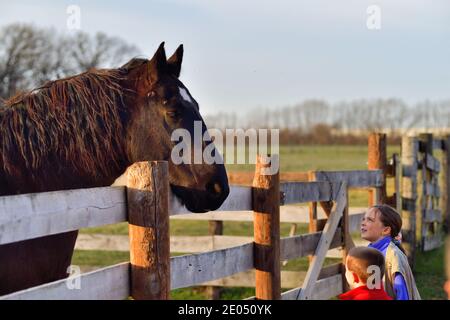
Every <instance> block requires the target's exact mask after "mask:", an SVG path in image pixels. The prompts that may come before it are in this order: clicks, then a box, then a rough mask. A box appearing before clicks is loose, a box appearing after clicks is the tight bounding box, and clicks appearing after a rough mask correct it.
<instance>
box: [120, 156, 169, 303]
mask: <svg viewBox="0 0 450 320" xmlns="http://www.w3.org/2000/svg"><path fill="white" fill-rule="evenodd" d="M168 192H169V179H168V165H167V162H166V161H151V162H138V163H135V164H133V165H132V166H130V167H129V168H128V169H127V202H128V221H129V235H130V262H131V296H132V297H133V298H134V299H139V300H149V299H160V300H163V299H168V298H169V293H170V238H169V199H168V197H169V193H168Z"/></svg>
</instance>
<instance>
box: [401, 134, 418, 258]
mask: <svg viewBox="0 0 450 320" xmlns="http://www.w3.org/2000/svg"><path fill="white" fill-rule="evenodd" d="M418 151H419V144H418V141H417V139H416V138H414V137H407V136H403V137H402V147H401V158H402V164H403V168H402V220H403V226H402V235H403V242H402V245H403V247H404V248H405V251H406V255H407V256H408V259H409V262H410V264H411V266H414V262H415V261H414V258H415V249H416V200H417V163H418V159H417V158H418Z"/></svg>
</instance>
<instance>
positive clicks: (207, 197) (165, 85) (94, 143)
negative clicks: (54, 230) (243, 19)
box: [0, 42, 229, 295]
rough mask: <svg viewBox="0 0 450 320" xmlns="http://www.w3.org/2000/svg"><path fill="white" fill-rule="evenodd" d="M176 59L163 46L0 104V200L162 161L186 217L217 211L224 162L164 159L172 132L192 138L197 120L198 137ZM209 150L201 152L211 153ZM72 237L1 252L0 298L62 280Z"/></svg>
mask: <svg viewBox="0 0 450 320" xmlns="http://www.w3.org/2000/svg"><path fill="white" fill-rule="evenodd" d="M183 52H184V51H183V45H180V46H179V47H178V49H177V50H176V51H175V53H174V54H173V55H172V56H171V57H170V58H169V59H167V58H166V53H165V49H164V42H163V43H161V44H160V46H159V47H158V49H157V50H156V52H155V53H154V55H153V57H152V58H151V59H143V58H133V59H131V60H130V61H129V62H128V63H126V64H125V65H123V66H121V67H119V68H116V69H91V70H88V71H86V72H84V73H81V74H79V75H75V76H72V77H68V78H64V79H58V80H54V81H50V82H47V83H45V84H44V85H43V86H41V87H38V88H36V89H34V90H31V91H30V92H26V93H19V94H18V95H16V96H14V97H12V98H10V99H8V100H7V101H3V102H2V103H0V146H1V149H0V196H6V195H14V194H23V193H35V192H46V191H56V190H67V189H79V188H92V187H101V186H109V185H111V184H112V183H113V182H114V180H115V179H116V178H117V177H119V176H120V175H121V174H122V173H123V172H124V171H125V170H126V168H127V167H128V166H130V165H131V164H133V163H135V162H138V161H150V160H166V161H168V163H169V184H170V187H171V189H172V191H173V193H174V194H175V196H176V197H177V198H179V199H180V201H181V202H182V203H183V204H184V205H185V206H186V207H187V209H189V210H190V211H192V212H207V211H209V210H215V209H217V208H219V207H220V205H221V204H222V203H223V202H224V200H225V199H226V198H227V196H228V194H229V185H228V180H227V174H226V170H225V166H224V165H223V162H222V163H220V162H219V163H212V164H211V163H209V164H207V163H203V162H202V163H194V164H192V163H189V162H184V163H181V164H178V163H177V164H175V163H174V161H172V157H171V150H172V148H173V147H174V145H175V144H176V141H172V139H171V133H172V132H173V131H174V130H176V129H180V128H181V129H184V130H187V131H188V132H189V133H191V136H193V133H194V122H195V121H200V122H201V127H202V133H203V134H205V133H206V131H207V128H206V125H205V123H204V121H203V119H202V116H201V115H200V112H199V105H198V103H197V101H196V100H195V99H194V98H193V97H192V95H191V94H190V92H189V90H188V89H187V88H186V87H185V86H184V84H183V83H182V82H181V81H180V80H179V76H180V71H181V63H182V59H183ZM211 144H213V142H212V141H206V142H203V144H202V145H201V148H203V150H204V149H205V148H206V147H209V148H211V147H213V150H214V151H215V152H218V151H217V150H216V149H215V146H214V145H213V146H211ZM192 152H194V150H193V149H192ZM1 214H8V213H7V212H2V213H1ZM77 235H78V230H75V231H71V232H65V233H61V234H55V235H50V236H44V237H40V238H36V239H31V240H25V241H21V242H16V243H11V244H5V245H1V246H0V295H4V294H7V293H11V292H15V291H18V290H22V289H26V288H29V287H33V286H37V285H40V284H44V283H47V282H52V281H55V280H60V279H63V278H65V277H67V268H68V267H69V266H70V263H71V259H72V254H73V250H74V246H75V241H76V238H77Z"/></svg>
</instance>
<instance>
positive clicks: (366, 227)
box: [361, 208, 391, 242]
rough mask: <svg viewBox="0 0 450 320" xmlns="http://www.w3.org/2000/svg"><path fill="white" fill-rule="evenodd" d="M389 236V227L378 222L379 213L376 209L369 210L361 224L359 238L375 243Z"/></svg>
mask: <svg viewBox="0 0 450 320" xmlns="http://www.w3.org/2000/svg"><path fill="white" fill-rule="evenodd" d="M390 234H391V227H386V226H384V225H383V223H382V222H381V220H380V213H379V211H378V209H376V208H370V209H369V210H367V212H366V213H365V215H364V217H363V219H362V222H361V238H363V239H364V240H367V241H369V242H375V241H377V240H379V239H381V238H384V237H385V236H388V235H390Z"/></svg>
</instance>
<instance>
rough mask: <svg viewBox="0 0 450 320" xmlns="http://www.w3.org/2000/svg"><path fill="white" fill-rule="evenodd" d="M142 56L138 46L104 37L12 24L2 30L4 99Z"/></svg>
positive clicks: (0, 88)
mask: <svg viewBox="0 0 450 320" xmlns="http://www.w3.org/2000/svg"><path fill="white" fill-rule="evenodd" d="M138 52H139V51H138V49H137V48H136V47H135V46H132V45H129V44H127V43H125V42H124V41H123V40H121V39H120V38H116V37H109V36H107V35H105V34H103V33H97V34H96V35H94V36H91V35H89V34H87V33H84V32H78V33H76V34H73V35H66V34H59V33H57V32H55V30H53V29H49V28H38V27H35V26H33V25H29V24H11V25H8V26H5V27H3V28H2V29H0V98H3V99H6V98H8V97H10V96H12V95H14V94H15V93H17V92H19V91H23V90H29V89H31V88H33V87H36V86H38V85H40V84H42V83H44V82H46V81H48V80H53V79H57V78H61V77H66V76H69V75H73V74H76V73H80V72H83V71H86V70H88V69H90V68H106V67H117V66H119V65H120V64H121V63H123V62H126V60H127V59H130V58H131V57H133V56H135V55H137V54H138Z"/></svg>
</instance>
